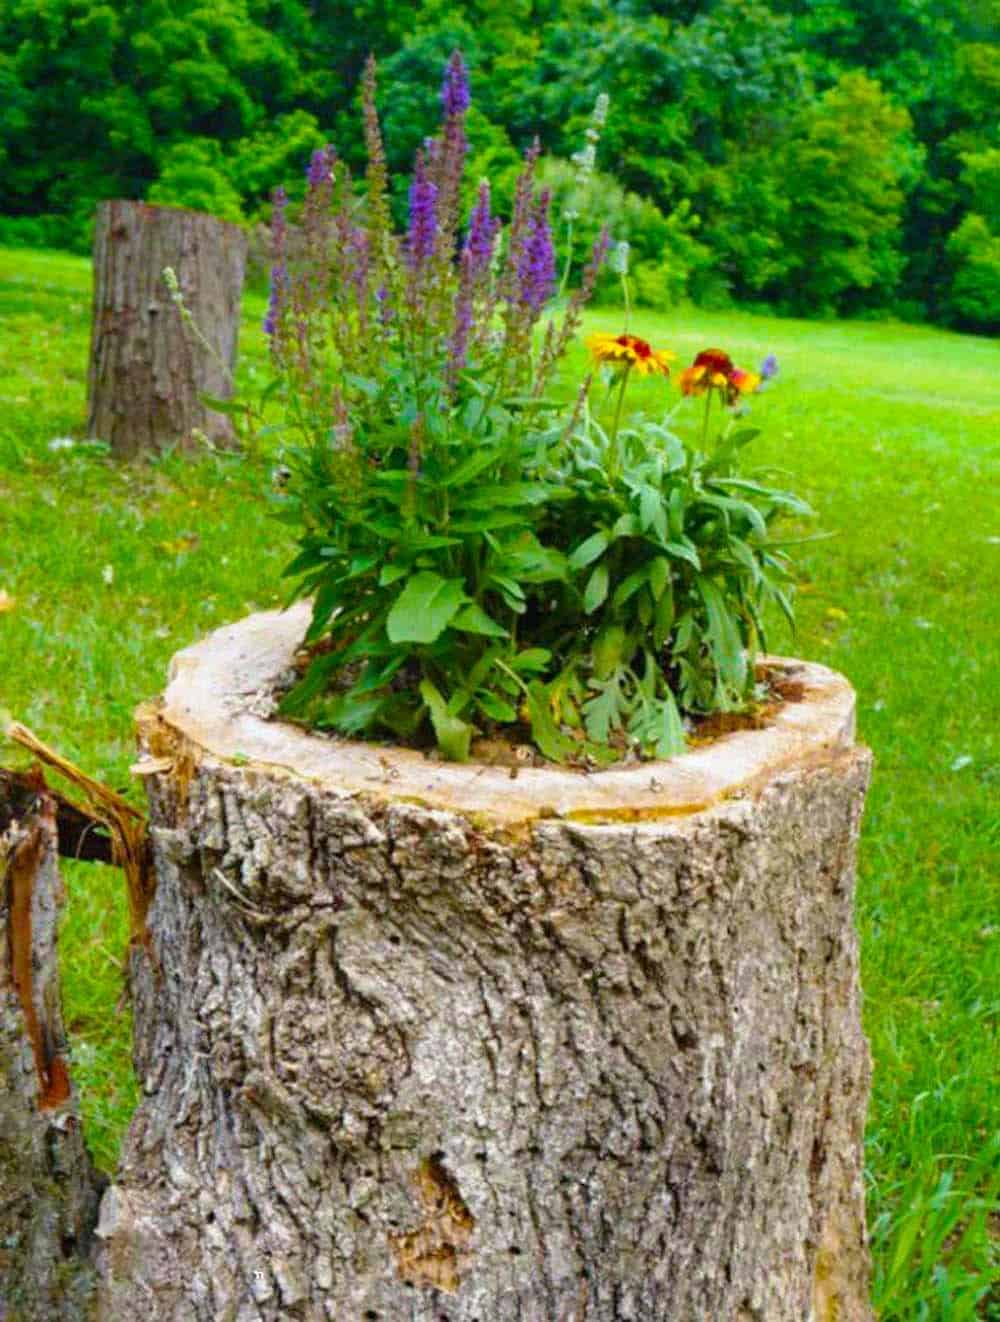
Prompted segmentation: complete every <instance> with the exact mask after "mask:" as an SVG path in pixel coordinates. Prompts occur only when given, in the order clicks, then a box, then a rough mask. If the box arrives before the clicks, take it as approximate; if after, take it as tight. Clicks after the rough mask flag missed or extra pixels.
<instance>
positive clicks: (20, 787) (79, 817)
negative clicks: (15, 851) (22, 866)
mask: <svg viewBox="0 0 1000 1322" xmlns="http://www.w3.org/2000/svg"><path fill="white" fill-rule="evenodd" d="M47 792H48V794H49V796H50V797H51V799H52V801H53V803H54V804H55V810H56V826H57V828H58V849H59V854H60V856H61V857H62V858H72V859H77V860H79V861H80V862H84V863H113V862H114V857H113V853H114V851H113V846H112V841H111V837H110V836H109V835H107V833H106V831H105V827H104V823H103V822H102V821H101V819H100V818H99V817H96V816H94V814H93V813H88V812H85V811H84V810H83V809H82V808H80V807H79V805H78V804H75V803H72V802H70V800H69V799H67V798H65V797H64V796H63V795H62V794H60V793H59V792H58V791H57V790H54V789H51V788H50V789H49V790H48V791H47ZM37 795H38V782H37V777H36V776H35V775H34V773H32V772H30V771H9V770H7V769H5V768H3V767H0V835H2V834H3V833H4V832H5V831H6V830H7V829H8V827H9V826H10V825H11V823H12V822H14V821H15V820H17V819H18V818H20V817H23V816H24V815H25V813H27V812H28V811H29V810H30V807H31V804H32V803H33V802H34V800H35V798H36V797H37Z"/></svg>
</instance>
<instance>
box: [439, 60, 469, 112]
mask: <svg viewBox="0 0 1000 1322" xmlns="http://www.w3.org/2000/svg"><path fill="white" fill-rule="evenodd" d="M441 103H442V105H443V106H444V113H445V115H446V116H447V117H448V118H449V119H451V118H452V116H454V115H464V114H465V112H466V111H467V110H468V108H469V71H468V69H467V68H466V67H465V61H464V60H463V59H462V52H461V51H457V50H456V51H452V53H451V59H450V60H449V61H448V67H447V68H446V69H445V73H444V82H443V83H442V85H441Z"/></svg>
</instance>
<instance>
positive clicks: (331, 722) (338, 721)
mask: <svg viewBox="0 0 1000 1322" xmlns="http://www.w3.org/2000/svg"><path fill="white" fill-rule="evenodd" d="M384 701H385V698H384V695H382V694H362V695H358V694H356V693H354V692H353V690H352V691H350V692H347V693H338V694H337V695H336V696H335V697H332V698H330V699H329V700H328V701H327V702H324V703H323V704H322V705H321V706H320V707H318V708H317V710H316V714H315V717H314V724H315V725H317V726H318V727H319V728H320V729H333V730H340V731H341V733H343V734H364V733H365V731H367V730H369V729H370V728H371V726H372V723H373V722H374V720H375V718H376V717H377V716H378V713H379V708H380V707H381V706H382V703H383V702H384Z"/></svg>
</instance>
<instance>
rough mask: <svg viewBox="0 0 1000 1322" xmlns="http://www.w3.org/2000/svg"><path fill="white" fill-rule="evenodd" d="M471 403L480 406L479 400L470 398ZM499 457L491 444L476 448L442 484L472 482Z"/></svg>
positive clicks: (459, 484)
mask: <svg viewBox="0 0 1000 1322" xmlns="http://www.w3.org/2000/svg"><path fill="white" fill-rule="evenodd" d="M470 403H471V404H472V405H475V406H477V407H478V406H479V401H478V400H470ZM497 459H498V455H497V452H496V450H493V449H490V447H489V446H484V447H483V448H482V449H480V450H474V451H473V452H472V454H470V455H469V456H468V458H467V459H463V460H462V462H461V463H460V464H459V465H458V466H457V467H456V468H453V469H452V470H451V472H450V473H448V474H447V476H445V477H443V478H442V479H441V486H443V487H460V486H463V485H464V484H465V483H466V482H471V481H472V479H473V478H474V477H478V476H479V474H480V473H483V472H485V471H486V469H487V468H489V467H490V465H491V464H495V463H496V462H497Z"/></svg>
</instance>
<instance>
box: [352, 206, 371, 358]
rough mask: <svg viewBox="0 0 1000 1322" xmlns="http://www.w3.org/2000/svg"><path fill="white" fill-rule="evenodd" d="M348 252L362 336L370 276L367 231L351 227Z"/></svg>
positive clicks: (364, 326)
mask: <svg viewBox="0 0 1000 1322" xmlns="http://www.w3.org/2000/svg"><path fill="white" fill-rule="evenodd" d="M348 248H349V252H350V281H351V284H352V285H353V286H354V293H355V295H356V297H357V300H358V317H359V325H360V329H361V332H362V334H363V333H364V332H365V331H366V330H367V327H368V284H369V277H370V275H371V245H370V243H369V240H368V232H367V230H364V229H361V228H360V227H359V226H356V225H355V226H353V227H352V229H351V234H350V239H349V240H348Z"/></svg>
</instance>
